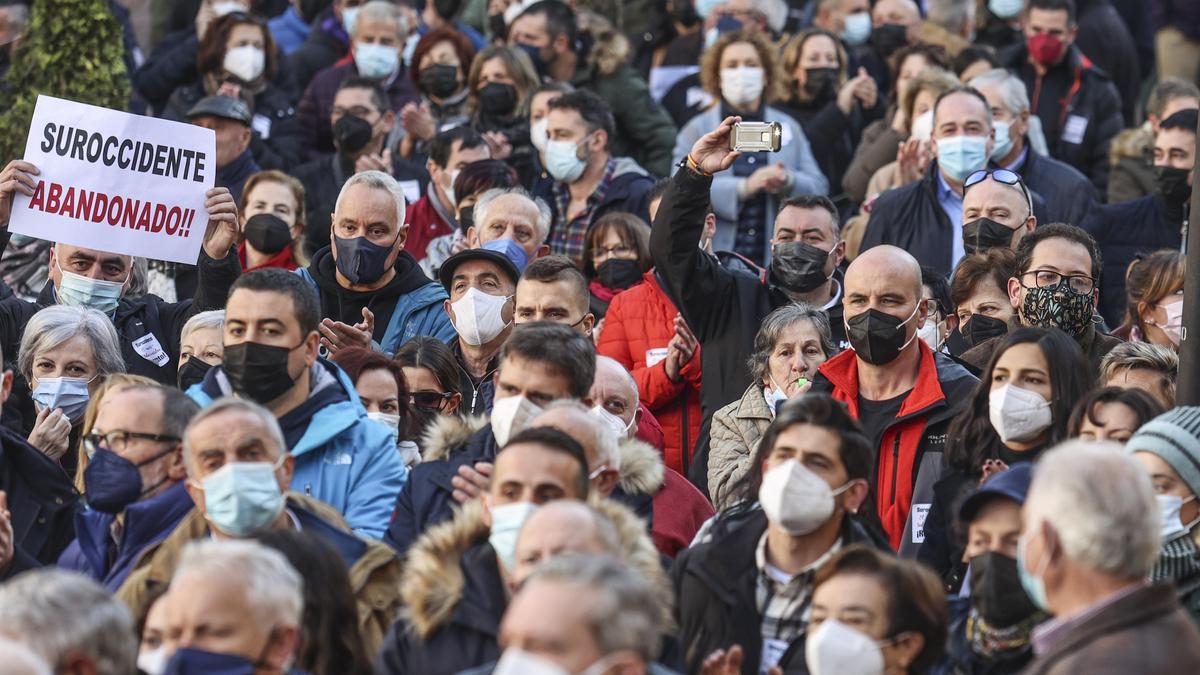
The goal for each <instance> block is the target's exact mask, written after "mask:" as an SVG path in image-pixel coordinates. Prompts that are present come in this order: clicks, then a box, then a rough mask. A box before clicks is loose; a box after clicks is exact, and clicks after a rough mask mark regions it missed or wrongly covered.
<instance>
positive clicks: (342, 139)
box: [333, 114, 375, 155]
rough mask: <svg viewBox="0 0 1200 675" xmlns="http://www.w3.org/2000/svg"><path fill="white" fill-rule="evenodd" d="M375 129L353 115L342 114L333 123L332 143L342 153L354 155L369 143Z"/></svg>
mask: <svg viewBox="0 0 1200 675" xmlns="http://www.w3.org/2000/svg"><path fill="white" fill-rule="evenodd" d="M374 137H375V129H374V128H373V127H372V126H371V123H370V122H368V121H366V120H364V119H363V118H361V117H357V116H355V115H350V114H346V115H342V116H341V117H340V118H339V119H338V121H337V122H336V123H334V125H333V144H334V145H335V146H337V149H338V151H340V152H341V153H342V154H343V155H356V154H358V153H360V152H362V151H363V149H364V148H366V147H367V146H368V145H370V144H371V139H372V138H374Z"/></svg>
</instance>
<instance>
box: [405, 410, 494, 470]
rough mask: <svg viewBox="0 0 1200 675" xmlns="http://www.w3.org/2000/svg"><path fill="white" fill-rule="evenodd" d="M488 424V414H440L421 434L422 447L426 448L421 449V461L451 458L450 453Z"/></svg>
mask: <svg viewBox="0 0 1200 675" xmlns="http://www.w3.org/2000/svg"><path fill="white" fill-rule="evenodd" d="M487 426H488V417H487V415H478V416H473V417H463V416H460V415H438V416H437V418H436V419H434V420H433V422H431V423H430V424H429V426H428V427H426V429H425V434H424V435H422V436H421V447H422V448H424V450H422V451H421V461H422V462H436V461H439V460H443V459H450V453H452V452H454V451H455V450H457V449H458V448H461V447H462V446H463V444H464V443H466V442H467V439H468V438H470V437H471V436H473V435H475V434H476V433H477V432H478V431H479V430H480V429H483V428H485V427H487Z"/></svg>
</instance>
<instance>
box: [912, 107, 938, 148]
mask: <svg viewBox="0 0 1200 675" xmlns="http://www.w3.org/2000/svg"><path fill="white" fill-rule="evenodd" d="M911 130H912V137H913V138H915V139H917V140H919V141H927V140H929V139H930V138H931V137H932V136H933V111H932V110H926V111H925V112H923V113H921V114H920V115H917V117H916V119H914V120H913V123H912V127H911Z"/></svg>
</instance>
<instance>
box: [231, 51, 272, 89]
mask: <svg viewBox="0 0 1200 675" xmlns="http://www.w3.org/2000/svg"><path fill="white" fill-rule="evenodd" d="M266 62H267V57H266V55H265V54H263V50H261V49H259V48H258V47H255V46H254V45H243V46H241V47H234V48H233V49H230V50H229V51H227V52H225V61H224V62H223V63H222V65H223V66H224V67H225V72H227V73H229V74H230V75H233V76H234V77H236V78H238V79H239V80H241V81H242V82H253V81H255V80H257V79H258V77H259V76H260V75H262V73H263V68H264V67H265V66H266Z"/></svg>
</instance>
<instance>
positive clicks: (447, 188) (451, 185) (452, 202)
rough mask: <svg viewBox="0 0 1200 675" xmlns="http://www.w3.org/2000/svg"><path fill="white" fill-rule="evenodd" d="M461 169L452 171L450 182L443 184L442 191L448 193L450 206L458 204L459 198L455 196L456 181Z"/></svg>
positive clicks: (447, 197)
mask: <svg viewBox="0 0 1200 675" xmlns="http://www.w3.org/2000/svg"><path fill="white" fill-rule="evenodd" d="M458 172H459V169H455V170H453V171H451V172H450V183H449V184H448V185H443V186H442V192H445V193H446V201H448V202H450V206H452V207H453V206H455V205H456V204H458V200H456V199H455V198H454V181H456V180H458Z"/></svg>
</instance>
